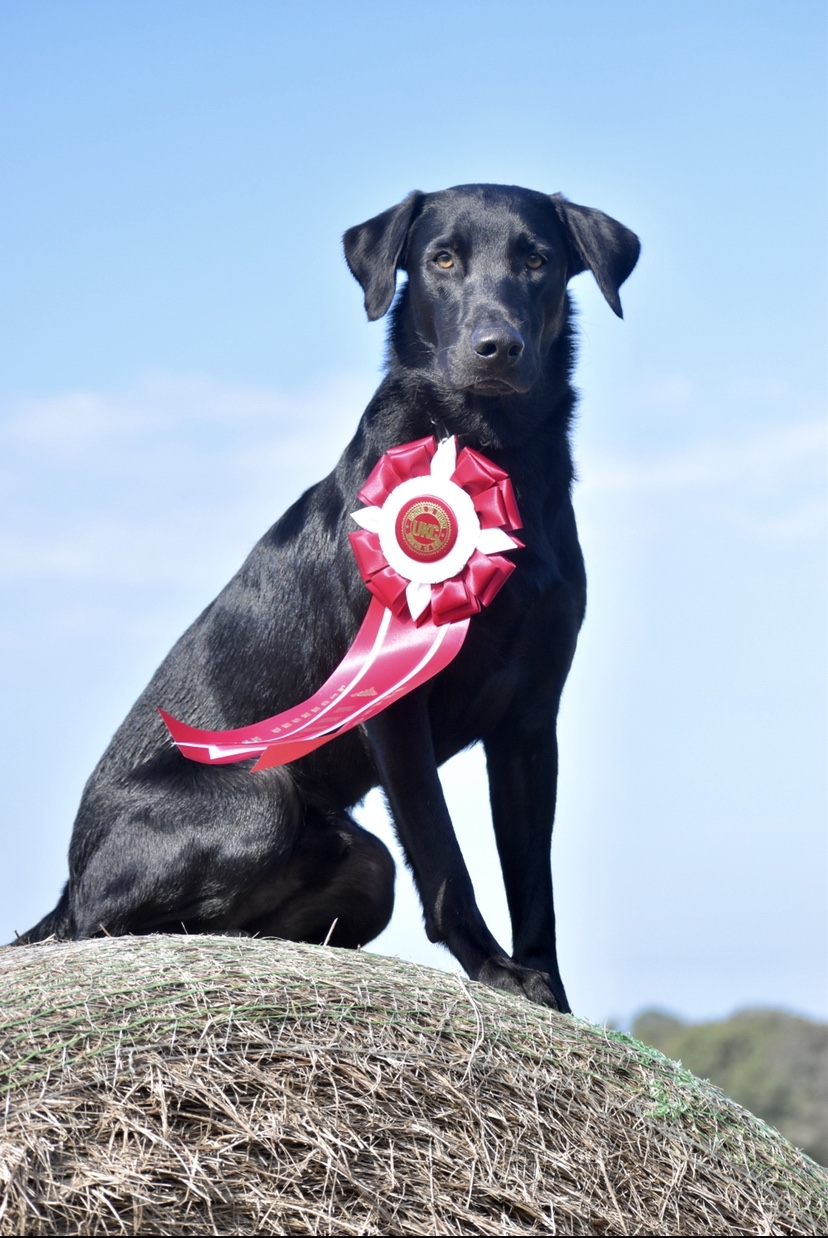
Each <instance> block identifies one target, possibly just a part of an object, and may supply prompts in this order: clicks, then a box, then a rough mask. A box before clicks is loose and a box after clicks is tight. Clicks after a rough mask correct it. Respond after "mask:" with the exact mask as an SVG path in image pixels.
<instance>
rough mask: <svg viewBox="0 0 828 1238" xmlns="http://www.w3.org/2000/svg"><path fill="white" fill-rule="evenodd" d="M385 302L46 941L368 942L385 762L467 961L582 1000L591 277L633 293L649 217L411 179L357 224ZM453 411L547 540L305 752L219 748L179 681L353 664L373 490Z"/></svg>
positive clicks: (91, 802) (371, 284) (82, 823)
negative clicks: (580, 313) (580, 360)
mask: <svg viewBox="0 0 828 1238" xmlns="http://www.w3.org/2000/svg"><path fill="white" fill-rule="evenodd" d="M344 243H345V255H346V258H347V261H348V265H349V267H350V269H351V271H352V272H353V274H354V276H355V277H356V279H357V280H358V281H359V283H360V284H361V285H362V288H363V290H364V293H365V307H366V310H367V313H368V317H369V318H370V319H376V318H379V317H380V316H381V315H383V314H385V312H386V311H387V310H388V308H389V306H390V305H391V302H392V300H393V298H394V291H395V285H396V274H397V271H398V270H404V271H405V272H406V273H407V275H408V280H407V283H406V285H405V287H404V288H403V289H402V291H401V293H400V296H399V298H398V300H397V302H396V305H395V307H394V310H393V313H392V319H391V327H390V332H389V359H388V372H387V374H386V377H385V378H384V380H383V382H382V384H381V386H380V388H379V390H378V391H377V394H376V395H375V397H374V398H373V400H372V401H371V403H370V404H369V406H368V408H367V410H366V412H365V414H364V416H363V418H362V421H361V422H360V425H359V427H358V429H357V432H356V435H355V436H354V438H353V440H352V442H351V443H350V445H349V446H348V447H347V448H346V449H345V452H344V454H343V456H342V458H341V460H340V461H339V464H338V465H337V467H336V468H335V469H334V471H333V472H332V473H331V475H330V476H329V477H327V478H326V479H325V480H324V481H322V482H320V483H319V484H318V485H316V486H314V487H312V488H311V489H310V490H308V491H307V492H306V493H305V494H304V495H303V496H302V497H301V498H300V499H299V500H298V501H297V502H296V503H294V505H293V506H292V507H291V508H290V509H289V511H288V512H287V513H286V514H285V515H284V516H283V517H282V518H281V520H279V521H278V522H277V523H276V524H275V525H274V526H273V528H272V529H271V530H270V531H269V532H268V533H267V534H266V535H265V536H264V538H263V539H262V540H261V541H260V542H259V543H258V545H257V546H256V547H255V549H254V550H253V551H252V553H251V554H250V556H249V558H248V559H247V561H246V563H245V564H244V566H243V567H242V569H241V571H240V572H239V573H238V575H237V576H236V577H235V578H234V579H233V580H232V581H231V582H230V584H229V585H228V586H227V587H226V588H225V589H224V591H223V592H222V593H221V594H220V595H219V596H218V598H217V599H216V600H215V601H214V602H213V603H212V604H211V605H210V606H208V607H207V609H206V610H205V611H204V613H203V614H202V615H201V616H200V618H199V619H197V620H196V622H195V623H194V624H193V626H192V627H191V628H190V629H189V631H188V632H186V633H185V635H184V636H183V637H182V638H181V640H180V641H179V642H178V644H177V645H176V646H175V647H174V649H173V650H172V652H171V653H170V654H169V656H168V657H167V659H166V661H165V662H164V663H163V664H162V666H161V667H160V669H159V670H158V671H157V673H156V674H155V676H154V678H153V680H152V682H151V683H150V685H149V687H148V688H147V690H146V691H145V692H144V694H143V696H141V697H140V699H139V700H138V702H137V703H136V705H135V706H134V708H133V710H132V712H131V713H130V714H129V716H128V717H127V719H126V721H125V722H124V724H123V725H122V726H121V728H120V730H119V731H118V732H117V734H116V735H115V737H114V739H113V741H112V743H111V744H110V746H109V748H108V749H107V751H106V753H105V754H104V756H103V758H102V760H101V762H100V764H99V765H98V767H97V769H96V770H95V772H94V773H93V775H92V777H91V778H90V780H89V782H88V784H87V786H86V789H85V791H84V794H83V799H82V802H81V806H80V811H79V813H78V818H77V821H76V823H75V829H74V834H73V836H72V842H71V847H70V852H69V868H70V876H69V881H68V883H67V885H66V887H65V889H64V891H63V894H62V896H61V899H60V901H59V903H58V905H57V907H56V908H55V910H54V911H53V912H51V913H50V914H49V915H47V916H46V917H44V919H43V920H41V921H40V923H39V924H38V925H36V926H35V927H34V928H33V929H31V930H30V931H29V932H28V933H26V934H25V935H24V936H23V937H22V938H20V940H21V941H38V940H42V939H43V938H45V937H47V936H50V935H55V936H56V937H57V938H63V939H65V938H82V937H89V936H93V935H95V934H99V933H106V934H122V933H146V932H160V931H164V932H180V931H182V929H183V930H184V931H186V932H190V933H193V932H232V931H245V932H249V933H259V934H264V935H271V936H278V937H285V938H289V939H292V940H305V941H311V942H321V941H323V940H325V939H326V937H327V936H328V934H329V932H330V927H331V924H332V923H333V922H334V921H336V925H335V928H334V931H333V934H332V936H331V937H330V941H331V944H333V945H341V946H356V945H358V944H361V943H365V942H368V941H370V940H371V938H373V937H375V936H376V935H377V934H378V933H379V932H381V930H382V929H383V928H384V927H385V925H386V924H387V923H388V920H389V919H390V916H391V911H392V907H393V898H394V895H393V886H394V865H393V861H392V859H391V857H390V855H389V853H388V851H387V849H386V848H385V847H384V846H383V844H382V843H380V842H379V841H378V840H377V839H375V838H374V837H373V836H372V835H371V834H369V833H367V832H366V831H365V830H363V829H361V828H360V827H359V826H358V825H357V824H356V823H355V822H354V820H353V819H352V818H351V816H350V815H349V811H348V810H349V809H350V808H351V807H352V806H353V805H354V804H356V803H358V802H359V801H360V800H361V799H362V798H363V796H364V795H365V794H366V793H367V792H368V790H369V789H370V788H371V787H373V786H376V785H377V784H380V785H381V786H382V788H383V790H384V791H385V794H386V796H387V798H388V802H389V805H390V808H391V811H392V813H393V818H394V823H395V827H396V830H397V833H398V835H399V838H400V841H401V843H402V846H403V849H404V851H405V854H406V857H407V859H408V862H409V864H410V865H411V868H412V871H413V873H414V877H415V880H416V882H417V887H418V889H419V892H420V897H421V899H422V905H423V911H424V916H425V924H426V929H427V932H428V936H429V938H430V939H431V940H432V941H435V942H442V943H443V944H444V945H446V946H447V947H448V948H449V950H451V951H452V953H453V954H454V955H455V956H456V958H457V959H458V960H459V961H460V963H461V964H462V965H463V967H464V968H465V969H466V971H467V972H468V974H469V975H470V976H471V977H473V978H475V979H479V980H482V981H485V982H486V983H488V984H491V985H495V986H496V987H498V988H502V989H506V990H508V991H510V992H513V993H522V994H524V995H526V996H527V997H529V998H531V999H532V1000H533V1001H536V1002H540V1003H543V1004H545V1005H548V1006H553V1007H556V1008H557V1009H558V1010H562V1011H566V1010H568V1009H569V1007H568V1004H567V1000H566V995H565V992H564V987H563V983H562V981H561V978H560V974H559V971H558V963H557V958H556V951H555V916H554V911H553V903H552V877H551V869H550V844H551V836H552V820H553V816H554V810H555V786H556V777H557V745H556V736H555V723H556V714H557V710H558V702H559V699H560V695H561V690H562V688H563V685H564V680H565V679H566V676H567V672H568V670H569V666H570V663H571V661H572V656H573V653H574V651H575V642H576V638H577V634H578V629H579V627H580V624H581V620H582V617H583V614H584V605H585V577H584V568H583V560H582V557H581V551H580V547H579V545H578V538H577V533H576V528H575V519H574V515H573V511H572V505H571V503H570V489H571V484H572V462H571V457H570V449H569V441H568V435H569V428H570V420H571V415H572V410H573V406H574V394H573V391H572V388H571V386H570V381H569V379H570V371H571V367H572V359H573V338H572V327H571V317H570V313H571V312H570V304H569V298H568V295H567V283H568V281H569V279H570V278H571V277H572V276H573V275H577V274H578V273H579V272H580V271H584V270H586V269H587V268H588V269H589V270H591V271H592V273H593V275H594V276H595V278H596V280H597V281H598V285H599V287H600V288H601V291H602V292H603V294H604V296H605V297H606V299H607V301H608V302H609V304H610V305H611V307H612V308H613V310H614V311H615V313H616V314H618V315H619V316H620V315H621V305H620V302H619V299H618V289H619V287H620V285H621V284H622V283H623V281H624V280H625V279H626V278H627V276H628V275H629V274H630V272H631V271H632V269H633V267H634V266H635V263H636V260H637V258H638V252H639V244H638V240H637V238H636V237H635V235H634V234H633V233H632V232H630V231H629V230H628V229H627V228H625V227H623V226H622V225H621V224H619V223H616V222H615V220H612V219H610V218H609V217H608V216H607V215H604V214H602V213H601V212H600V211H595V210H591V209H588V208H587V207H583V206H577V205H575V204H574V203H572V202H568V201H566V199H564V198H562V197H561V196H559V195H554V196H549V195H547V194H542V193H536V192H533V191H531V190H526V189H517V188H513V187H507V186H501V185H463V186H460V187H458V188H454V189H449V190H446V191H445V192H442V193H433V194H423V193H412V194H410V195H409V196H408V197H407V198H406V199H405V201H404V202H401V203H400V204H399V205H398V206H395V207H393V208H392V209H391V210H388V211H385V212H384V213H383V214H381V215H378V216H377V217H376V218H374V219H371V220H369V221H368V222H367V223H364V224H361V225H360V226H358V227H355V228H351V229H349V230H348V232H346V233H345V238H344ZM434 433H436V434H437V437H438V438H442V437H445V436H446V435H450V434H454V435H457V437H458V445H459V446H462V445H469V446H472V447H474V448H476V449H478V450H480V451H481V452H483V453H484V454H485V455H486V456H488V457H489V458H491V459H492V460H493V461H494V462H495V463H496V464H498V465H500V466H501V467H502V468H504V469H505V470H506V471H507V472H508V474H509V475H510V477H511V479H512V482H513V484H514V487H515V492H516V495H517V501H518V506H519V508H520V513H521V516H522V518H523V530H522V531H521V534H520V537H521V539H522V541H523V542H525V549H523V550H521V551H520V552H519V555H518V556H517V557H516V563H517V567H516V570H515V571H514V573H513V574H512V576H511V577H510V579H509V580H508V582H507V583H506V585H505V586H504V588H503V589H502V591H501V593H500V594H499V595H498V596H497V598H496V599H495V600H494V602H493V603H492V604H491V606H489V607H487V608H486V609H485V610H483V611H482V612H481V613H480V614H479V615H478V616H476V617H475V618H474V619H473V620H472V622H471V624H470V628H469V634H468V637H467V639H466V642H465V644H464V646H463V648H462V650H461V652H460V654H459V656H458V657H457V658H456V659H455V661H454V662H453V663H452V664H451V665H450V666H449V667H448V668H447V669H445V670H443V671H442V672H441V673H440V674H439V675H437V676H436V678H434V679H432V680H431V681H430V682H429V683H427V684H425V685H424V686H423V687H421V688H418V689H417V690H415V691H414V692H412V693H410V694H409V695H408V696H406V697H403V698H402V699H401V700H400V701H398V702H397V703H396V704H394V705H392V706H391V707H389V708H388V709H386V710H385V711H384V712H382V713H379V714H378V715H377V716H376V717H375V718H373V719H372V720H371V721H370V722H368V723H367V724H365V726H364V727H360V728H358V729H356V730H353V731H350V732H349V733H347V734H345V735H342V736H340V737H339V738H337V739H335V740H334V741H333V742H331V743H329V744H327V745H325V746H324V747H322V748H319V749H318V750H317V751H315V752H313V753H311V754H310V755H308V756H305V757H303V758H302V759H301V760H298V761H296V762H295V763H293V764H292V765H288V766H284V767H279V768H271V769H267V770H263V771H261V772H259V773H256V774H253V775H251V773H250V772H249V763H244V764H242V765H219V766H216V767H212V766H205V765H199V764H195V763H193V762H191V761H188V760H186V759H185V758H184V757H182V756H181V755H180V753H179V752H178V750H177V749H176V748H175V747H173V745H172V743H171V742H170V739H169V736H168V735H167V732H166V731H165V729H164V725H163V723H162V721H161V719H160V717H159V715H158V712H157V707H158V706H159V705H163V706H164V707H165V708H166V709H168V710H169V711H170V712H171V713H172V714H174V715H176V716H177V717H179V718H182V719H186V721H187V722H189V723H192V724H193V725H196V726H202V727H213V728H220V727H221V728H231V727H239V726H244V725H247V724H249V723H255V722H256V721H257V720H258V719H261V718H264V717H267V716H269V715H272V714H274V713H276V712H278V711H280V710H283V709H288V708H289V707H291V706H292V705H295V704H296V703H297V702H299V701H302V700H304V699H305V698H306V697H307V696H309V695H310V694H311V693H312V692H314V691H315V690H316V689H317V688H318V687H319V686H320V685H321V684H322V683H323V681H324V680H325V679H326V678H327V676H328V675H329V674H330V673H331V671H332V670H333V669H334V667H335V666H336V665H337V664H338V662H339V661H340V659H341V658H342V656H343V654H344V653H345V651H346V649H347V648H348V647H349V645H350V644H351V642H352V640H353V638H354V636H355V634H356V632H357V629H358V627H359V625H360V623H361V621H362V619H363V616H364V615H365V612H366V609H367V606H368V602H369V594H368V592H367V590H366V588H365V586H364V585H363V583H362V581H361V580H360V577H359V575H358V572H357V569H356V565H355V562H354V558H353V555H352V554H351V551H350V548H349V545H348V539H347V534H348V532H349V530H351V529H353V528H354V524H353V522H352V521H351V519H350V515H349V513H351V512H352V511H354V510H355V509H356V508H357V507H359V502H358V500H357V497H356V496H357V492H358V491H359V489H360V487H361V486H362V485H363V483H364V481H365V480H366V478H367V477H368V474H369V473H370V471H371V469H372V468H373V466H374V465H375V463H376V462H377V460H378V459H379V457H380V456H381V455H382V454H383V453H384V452H386V451H387V450H388V449H389V448H391V447H393V446H396V445H397V444H402V443H407V442H410V441H412V440H414V439H419V438H422V437H424V436H427V435H430V434H434ZM478 740H482V741H483V744H484V747H485V751H486V757H487V761H488V772H489V785H490V796H491V805H492V817H493V822H494V830H495V835H496V839H497V846H498V850H499V854H500V860H501V866H502V869H503V878H504V882H505V886H506V893H507V896H508V902H509V910H510V913H511V919H512V927H513V938H514V949H513V954H512V957H511V958H509V957H508V955H507V954H506V952H505V951H504V950H503V948H502V947H501V946H500V945H499V944H498V942H497V941H495V939H494V937H493V936H492V934H491V933H490V932H489V930H488V928H487V927H486V924H485V922H484V920H483V917H482V916H481V914H480V911H479V910H478V907H477V904H476V902H475V898H474V892H473V889H472V885H471V881H470V879H469V875H468V872H467V870H466V866H465V864H464V862H463V857H462V855H461V853H460V850H459V847H458V844H457V840H456V838H455V835H454V830H453V827H452V823H451V820H450V818H449V814H448V810H447V808H446V804H445V801H444V799H443V794H442V790H441V787H440V780H439V776H438V772H437V767H438V766H439V765H440V764H441V763H442V762H443V761H445V760H447V759H448V758H449V757H451V756H453V755H454V754H455V753H457V752H459V751H460V750H461V749H463V748H466V747H468V746H469V745H470V744H473V743H475V742H476V741H478Z"/></svg>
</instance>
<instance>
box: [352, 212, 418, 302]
mask: <svg viewBox="0 0 828 1238" xmlns="http://www.w3.org/2000/svg"><path fill="white" fill-rule="evenodd" d="M424 197H425V194H422V193H420V191H419V190H418V189H415V190H414V191H413V192H412V193H410V194H409V195H408V197H407V198H405V199H404V201H402V202H400V203H399V205H398V206H392V207H391V209H390V210H389V211H383V212H382V214H381V215H375V216H374V218H373V219H369V220H368V222H367V223H364V224H357V225H356V226H355V227H353V228H349V229H348V231H347V232H346V233H345V235H344V236H343V238H342V244H343V245H344V247H345V261H346V262H347V263H348V267H349V269H350V272H351V274H352V275H353V277H354V279H356V280H358V281H359V283H360V284H361V285H362V291H363V292H364V293H365V312H366V314H367V315H368V318H369V319H370V321H371V322H373V321H374V320H375V319H376V318H382V316H383V314H384V313H385V312H386V310H387V309H388V307H389V305H390V304H391V302H392V301H393V300H394V291H395V289H396V286H397V270H398V269H399V267H400V266H401V265H402V264H401V261H400V259H401V258H402V256H403V250H404V248H405V242H406V240H407V238H408V230H409V228H410V227H411V225H412V223H413V222H414V220H415V219H416V217H417V213H418V212H419V209H420V206H421V204H422V201H423V198H424Z"/></svg>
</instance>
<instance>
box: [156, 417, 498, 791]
mask: <svg viewBox="0 0 828 1238" xmlns="http://www.w3.org/2000/svg"><path fill="white" fill-rule="evenodd" d="M358 498H359V499H360V501H361V502H362V503H363V504H364V505H365V506H363V507H361V508H360V509H359V510H358V511H355V512H353V513H352V518H353V519H354V520H355V521H356V523H357V524H358V525H359V526H360V527H359V528H358V529H357V530H356V531H355V532H352V533H350V534H349V535H348V536H349V539H350V542H351V548H352V550H353V553H354V557H355V559H356V563H357V568H358V570H359V573H360V576H361V577H362V580H363V581H364V583H365V584H366V586H367V588H368V589H369V591H370V592H371V594H372V598H371V602H370V605H369V607H368V613H367V615H366V616H365V619H364V621H363V623H362V626H361V627H360V629H359V632H358V633H357V635H356V638H355V640H354V643H353V644H352V645H351V647H350V649H349V650H348V652H347V653H346V654H345V657H344V658H343V659H342V661H341V662H340V664H339V666H338V667H337V668H336V670H335V671H334V672H333V674H332V675H331V676H330V677H329V678H328V679H327V680H326V682H325V683H324V684H323V685H322V687H321V688H320V689H319V690H318V692H316V693H314V695H313V696H312V697H310V698H309V699H308V700H306V701H303V702H302V704H300V705H297V706H296V707H295V708H293V709H288V710H285V711H284V712H283V713H280V714H276V715H274V717H272V718H266V719H265V720H264V721H262V722H259V723H256V724H255V725H253V726H247V727H240V728H237V729H235V730H232V731H206V730H200V729H198V728H196V727H191V726H188V725H187V724H186V723H183V722H179V721H178V720H177V719H175V718H173V717H171V716H170V715H169V714H167V713H165V711H164V710H163V709H161V710H159V712H160V714H161V716H162V718H163V719H164V722H165V723H166V725H167V728H168V729H169V732H170V734H171V736H172V738H173V740H174V741H175V743H176V744H177V745H178V747H179V749H180V750H181V752H182V753H183V755H184V756H186V757H189V758H190V760H193V761H200V762H202V763H204V764H210V765H215V764H226V763H227V762H231V761H244V760H247V759H249V758H251V757H254V756H255V757H257V758H258V760H257V761H256V764H255V765H254V766H253V770H254V771H255V770H259V769H265V768H267V767H269V766H273V765H285V764H287V763H288V762H289V761H295V760H298V758H299V757H302V756H305V755H306V754H307V753H309V752H312V751H313V750H314V749H315V748H319V747H321V745H322V744H325V743H328V742H329V741H330V740H332V739H335V738H336V736H337V735H341V734H343V733H344V732H345V731H348V730H350V729H351V728H352V727H355V726H358V725H359V724H360V723H361V722H365V721H367V720H368V719H369V718H371V717H373V716H374V714H377V713H379V712H380V711H381V710H383V709H386V708H387V707H388V706H389V705H390V704H392V703H393V702H394V701H396V700H399V698H400V697H402V696H405V695H406V694H407V693H408V692H411V691H413V690H414V688H417V687H419V686H420V685H421V684H423V683H425V682H427V680H429V679H431V678H433V676H434V675H436V674H438V672H439V671H441V670H443V669H444V667H446V666H448V664H449V663H450V662H451V661H453V659H454V658H456V657H457V654H458V653H459V652H460V649H461V648H462V646H463V642H464V640H465V638H466V633H467V631H468V627H469V622H470V620H471V619H472V618H473V616H474V615H476V614H477V613H478V612H479V611H480V610H482V608H483V607H484V606H488V605H489V604H490V603H491V602H492V600H493V599H494V598H495V596H496V595H497V594H498V593H499V591H500V589H501V588H502V587H503V585H504V584H505V583H506V580H507V579H508V578H509V576H510V575H511V573H512V572H513V571H514V568H515V564H514V563H512V562H511V560H509V559H506V558H504V557H503V553H504V552H506V551H510V550H516V549H519V548H521V547H522V542H520V541H518V539H517V538H515V537H513V536H512V534H513V533H514V532H515V530H517V529H519V528H520V527H521V521H520V514H519V512H518V508H517V502H516V501H515V495H514V490H513V488H512V483H511V481H510V479H509V476H508V474H507V473H505V472H504V471H503V469H501V468H499V467H498V465H496V464H494V463H493V462H492V461H491V460H488V459H487V458H486V457H485V456H482V455H481V454H480V453H479V452H477V451H474V450H473V449H472V448H470V447H464V448H463V450H462V451H461V452H460V454H459V456H458V454H457V444H456V439H455V438H453V437H452V438H448V439H444V440H443V441H442V442H441V443H440V444H439V445H438V443H437V441H436V439H435V438H434V437H433V436H432V437H429V438H423V439H417V440H416V441H415V442H411V443H404V444H402V445H401V446H399V447H392V448H391V449H390V450H389V451H387V452H386V453H385V455H383V456H382V457H381V458H380V460H379V461H378V462H377V464H376V466H375V467H374V469H373V470H372V472H371V473H370V475H369V477H368V479H367V481H366V482H365V484H364V485H363V487H362V489H361V490H360V491H359V495H358Z"/></svg>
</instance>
